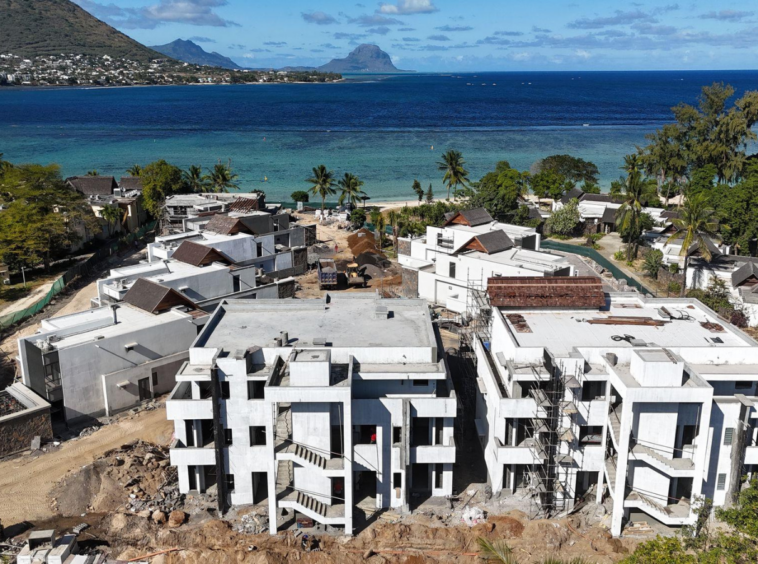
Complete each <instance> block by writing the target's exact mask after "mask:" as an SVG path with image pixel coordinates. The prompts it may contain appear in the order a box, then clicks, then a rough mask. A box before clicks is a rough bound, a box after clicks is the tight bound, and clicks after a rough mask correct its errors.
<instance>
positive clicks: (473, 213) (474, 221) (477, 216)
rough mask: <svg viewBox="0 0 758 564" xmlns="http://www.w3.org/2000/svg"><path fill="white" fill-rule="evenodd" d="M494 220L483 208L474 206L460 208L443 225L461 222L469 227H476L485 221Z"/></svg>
mask: <svg viewBox="0 0 758 564" xmlns="http://www.w3.org/2000/svg"><path fill="white" fill-rule="evenodd" d="M493 221H495V220H494V219H492V216H491V215H490V214H489V213H488V212H487V210H485V209H484V208H474V209H473V210H461V211H459V212H458V213H456V214H455V215H453V217H451V218H450V219H448V220H447V222H446V223H445V225H451V224H463V225H468V226H469V227H476V226H477V225H484V224H485V223H492V222H493Z"/></svg>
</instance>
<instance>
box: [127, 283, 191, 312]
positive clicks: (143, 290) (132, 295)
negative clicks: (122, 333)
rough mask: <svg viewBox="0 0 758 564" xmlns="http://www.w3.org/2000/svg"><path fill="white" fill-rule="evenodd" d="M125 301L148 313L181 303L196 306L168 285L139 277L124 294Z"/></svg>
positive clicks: (164, 309)
mask: <svg viewBox="0 0 758 564" xmlns="http://www.w3.org/2000/svg"><path fill="white" fill-rule="evenodd" d="M124 302H126V303H128V304H131V305H133V306H134V307H138V308H140V309H142V310H144V311H146V312H148V313H160V312H162V311H166V310H167V309H171V308H172V307H176V306H179V305H186V306H189V307H191V308H195V307H196V306H195V303H194V302H193V301H192V300H190V299H189V298H188V297H187V296H184V295H182V294H180V293H179V292H177V291H176V290H174V289H173V288H169V287H168V286H164V285H162V284H158V283H157V282H153V281H152V280H148V279H147V278H138V279H137V281H136V282H135V283H134V284H133V285H132V287H131V288H129V291H128V292H127V293H126V295H125V296H124Z"/></svg>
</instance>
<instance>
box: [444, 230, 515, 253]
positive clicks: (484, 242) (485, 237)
mask: <svg viewBox="0 0 758 564" xmlns="http://www.w3.org/2000/svg"><path fill="white" fill-rule="evenodd" d="M513 246H514V245H513V241H511V238H510V237H508V235H507V234H506V233H505V231H503V230H502V229H497V230H495V231H490V232H488V233H482V234H481V235H476V236H475V237H472V238H471V239H469V241H468V242H467V243H466V244H465V245H463V246H462V247H461V248H460V249H458V251H457V252H461V251H463V250H467V251H479V252H482V253H487V254H488V255H493V254H495V253H499V252H501V251H506V250H508V249H511V248H513Z"/></svg>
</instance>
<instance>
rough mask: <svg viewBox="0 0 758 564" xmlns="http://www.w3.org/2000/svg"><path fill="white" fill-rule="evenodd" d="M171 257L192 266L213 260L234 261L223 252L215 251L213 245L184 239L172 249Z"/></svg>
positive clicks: (230, 262) (228, 262)
mask: <svg viewBox="0 0 758 564" xmlns="http://www.w3.org/2000/svg"><path fill="white" fill-rule="evenodd" d="M171 258H173V259H174V260H178V261H180V262H184V263H187V264H191V265H193V266H205V265H208V264H212V263H214V262H223V263H226V264H232V263H234V261H233V260H231V259H230V258H229V257H227V256H226V255H225V254H224V253H222V252H220V251H217V250H216V249H214V248H213V247H209V246H207V245H201V244H200V243H195V242H194V241H184V242H183V243H182V244H181V245H179V248H178V249H176V250H175V251H174V254H173V255H171Z"/></svg>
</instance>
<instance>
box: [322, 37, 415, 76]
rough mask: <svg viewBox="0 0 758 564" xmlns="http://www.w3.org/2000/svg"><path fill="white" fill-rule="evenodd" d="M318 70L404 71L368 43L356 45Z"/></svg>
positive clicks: (349, 71)
mask: <svg viewBox="0 0 758 564" xmlns="http://www.w3.org/2000/svg"><path fill="white" fill-rule="evenodd" d="M318 70H320V71H322V72H338V73H361V72H374V73H381V72H404V71H401V70H399V69H398V68H397V67H396V66H395V65H394V64H393V63H392V59H391V58H390V56H389V55H388V54H387V53H385V52H384V51H382V50H381V49H380V48H379V47H378V46H377V45H371V44H368V43H364V44H363V45H358V47H356V48H355V49H353V51H352V52H351V53H350V54H349V55H348V56H347V57H345V58H344V59H332V60H331V61H330V62H328V63H327V64H325V65H323V66H320V67H319V68H318Z"/></svg>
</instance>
